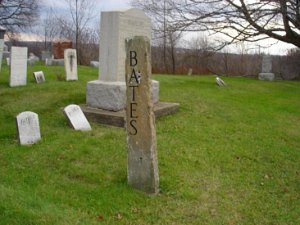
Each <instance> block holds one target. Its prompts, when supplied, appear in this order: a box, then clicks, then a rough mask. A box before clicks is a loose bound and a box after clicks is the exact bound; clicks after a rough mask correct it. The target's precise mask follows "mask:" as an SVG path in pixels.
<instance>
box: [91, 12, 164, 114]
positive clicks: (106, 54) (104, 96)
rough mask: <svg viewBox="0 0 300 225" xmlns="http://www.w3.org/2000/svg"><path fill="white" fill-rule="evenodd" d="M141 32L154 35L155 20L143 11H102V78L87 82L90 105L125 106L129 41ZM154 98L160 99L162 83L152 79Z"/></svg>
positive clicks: (108, 107)
mask: <svg viewBox="0 0 300 225" xmlns="http://www.w3.org/2000/svg"><path fill="white" fill-rule="evenodd" d="M137 35H141V36H146V37H148V38H149V39H150V38H151V21H150V19H149V17H147V16H146V15H145V14H144V12H143V11H141V10H139V9H129V10H126V11H109V12H102V13H101V34H100V49H99V59H100V67H99V79H98V80H95V81H90V82H88V84H87V95H86V101H87V106H89V107H93V108H100V109H105V110H112V111H119V110H122V109H124V108H125V99H126V97H125V96H126V93H125V92H126V84H125V77H124V74H125V58H126V51H125V40H126V38H132V37H134V36H137ZM152 86H153V95H152V98H153V101H154V102H158V100H159V82H158V81H152Z"/></svg>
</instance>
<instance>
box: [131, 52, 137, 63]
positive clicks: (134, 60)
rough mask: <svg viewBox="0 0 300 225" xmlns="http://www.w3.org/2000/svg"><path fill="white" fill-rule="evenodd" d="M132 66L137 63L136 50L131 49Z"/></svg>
mask: <svg viewBox="0 0 300 225" xmlns="http://www.w3.org/2000/svg"><path fill="white" fill-rule="evenodd" d="M129 54H130V66H135V65H136V64H137V58H136V51H130V52H129Z"/></svg>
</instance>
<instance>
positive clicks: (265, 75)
mask: <svg viewBox="0 0 300 225" xmlns="http://www.w3.org/2000/svg"><path fill="white" fill-rule="evenodd" d="M274 78H275V75H274V73H260V74H258V79H259V80H269V81H272V80H274Z"/></svg>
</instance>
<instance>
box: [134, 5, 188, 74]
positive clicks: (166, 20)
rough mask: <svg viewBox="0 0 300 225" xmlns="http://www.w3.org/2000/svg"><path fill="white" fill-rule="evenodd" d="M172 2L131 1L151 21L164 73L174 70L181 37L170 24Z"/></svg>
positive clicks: (179, 31) (177, 30) (174, 25)
mask: <svg viewBox="0 0 300 225" xmlns="http://www.w3.org/2000/svg"><path fill="white" fill-rule="evenodd" d="M171 3H172V1H169V0H163V1H156V0H132V1H131V5H132V6H133V7H137V8H140V9H142V10H143V11H145V13H146V14H148V16H150V17H151V20H152V30H153V38H154V45H156V46H158V47H159V48H157V49H156V50H158V49H161V53H162V54H161V57H162V61H163V66H164V71H165V72H173V73H175V70H176V64H177V63H176V48H177V47H178V46H177V45H178V43H179V41H180V39H181V38H182V36H183V33H182V31H181V30H179V29H177V27H176V24H174V23H173V24H172V23H171V21H172V18H171V17H170V16H171V15H172V13H171V12H170V10H172V5H171Z"/></svg>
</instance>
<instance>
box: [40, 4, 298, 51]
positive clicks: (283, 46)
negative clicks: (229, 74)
mask: <svg viewBox="0 0 300 225" xmlns="http://www.w3.org/2000/svg"><path fill="white" fill-rule="evenodd" d="M42 1H43V5H44V6H45V7H53V8H56V9H59V8H61V9H62V10H64V9H66V8H65V7H66V4H65V1H64V0H42ZM95 2H96V5H97V9H96V13H97V14H98V16H97V17H98V18H96V19H97V22H98V21H99V18H100V12H101V11H110V10H117V9H124V8H129V7H130V4H129V2H130V0H95ZM97 11H98V12H97ZM188 36H195V34H191V35H188ZM273 43H275V44H273ZM261 44H262V45H263V46H270V47H268V48H260V50H261V51H262V52H264V53H266V54H280V55H284V54H286V53H287V50H288V49H291V48H294V47H295V46H294V45H291V44H287V43H283V42H277V41H274V40H272V39H268V40H265V41H264V42H263V43H261ZM271 44H273V45H271ZM245 46H246V47H248V48H255V46H257V45H256V44H251V43H249V44H248V43H246V44H245ZM233 49H234V47H233ZM252 51H256V50H252ZM257 51H258V47H257Z"/></svg>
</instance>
